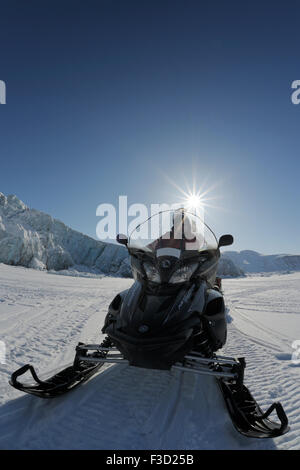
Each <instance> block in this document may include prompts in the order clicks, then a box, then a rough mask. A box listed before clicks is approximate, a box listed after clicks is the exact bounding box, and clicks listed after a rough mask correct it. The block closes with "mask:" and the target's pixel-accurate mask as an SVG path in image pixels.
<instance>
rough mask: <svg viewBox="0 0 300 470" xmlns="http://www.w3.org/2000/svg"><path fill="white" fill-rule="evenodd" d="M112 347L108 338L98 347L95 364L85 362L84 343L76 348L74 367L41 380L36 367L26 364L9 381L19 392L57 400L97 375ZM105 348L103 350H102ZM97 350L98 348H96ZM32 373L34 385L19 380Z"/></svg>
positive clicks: (94, 354) (71, 366)
mask: <svg viewBox="0 0 300 470" xmlns="http://www.w3.org/2000/svg"><path fill="white" fill-rule="evenodd" d="M110 345H111V341H110V339H109V338H106V339H105V340H104V341H103V343H102V344H101V345H99V346H98V348H97V350H96V352H94V353H93V356H94V358H95V357H97V362H96V363H95V360H94V362H93V364H91V362H90V361H85V360H84V359H85V357H84V356H85V350H83V351H81V349H80V348H81V347H85V345H84V344H83V343H78V345H77V347H76V356H75V359H74V362H73V364H72V365H70V366H68V367H66V368H65V369H63V370H61V371H60V372H57V373H56V374H54V375H53V376H51V377H50V378H49V379H46V380H41V379H39V377H38V375H37V373H36V371H35V369H34V367H33V366H32V365H31V364H26V365H24V366H23V367H21V368H20V369H18V370H16V371H15V372H13V374H12V375H11V379H10V381H9V383H10V385H11V386H12V387H14V388H16V389H17V390H21V391H22V392H25V393H29V394H31V395H35V396H37V397H40V398H55V397H58V396H60V395H63V394H65V393H67V392H69V391H70V390H73V389H74V388H75V387H77V386H78V385H81V384H83V383H84V382H86V381H87V380H88V379H90V378H91V377H92V376H93V375H95V374H96V373H97V372H98V371H99V369H100V368H101V367H102V366H103V364H104V361H105V358H106V356H107V352H108V348H107V346H110ZM101 348H103V349H101ZM94 349H96V348H94ZM79 350H80V351H81V355H82V358H81V359H79V357H78V351H79ZM102 359H103V360H102ZM28 371H29V372H30V373H31V375H32V378H33V379H34V382H35V383H33V384H26V383H25V384H24V383H21V382H19V380H18V378H19V377H20V376H21V375H24V374H26V372H28Z"/></svg>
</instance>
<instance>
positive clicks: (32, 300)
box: [0, 264, 300, 449]
mask: <svg viewBox="0 0 300 470" xmlns="http://www.w3.org/2000/svg"><path fill="white" fill-rule="evenodd" d="M131 282H132V281H131V280H129V279H116V278H115V279H114V278H109V277H104V278H95V279H93V278H87V279H86V278H83V277H70V276H57V275H54V274H50V273H47V272H41V271H36V270H33V269H26V268H22V267H13V266H7V265H4V264H0V332H1V336H0V340H2V341H5V342H6V347H7V357H6V364H0V378H1V380H0V448H1V449H276V448H279V449H300V413H299V402H300V367H297V366H295V365H293V364H292V362H291V361H290V358H291V353H292V348H291V344H292V342H293V341H294V340H295V339H300V274H299V273H296V274H290V275H284V276H283V275H276V276H270V277H259V278H257V277H251V278H242V279H226V280H224V281H223V284H224V289H225V297H226V302H227V306H228V321H229V324H228V327H229V334H228V343H227V345H226V347H225V348H224V351H222V352H223V353H226V354H230V355H234V356H245V357H246V358H247V364H248V366H247V369H246V377H245V382H246V384H247V385H248V386H249V388H250V389H251V391H252V392H253V394H254V396H255V397H256V398H257V400H258V401H259V402H260V403H261V405H262V407H263V409H264V408H266V407H267V406H269V405H270V404H271V403H272V402H273V401H275V400H280V401H281V402H282V404H283V405H284V407H285V410H286V412H287V414H288V417H289V420H290V424H291V431H290V432H289V433H288V434H286V435H285V436H282V437H280V438H277V439H275V440H269V439H267V440H257V439H247V438H245V437H243V436H240V435H239V434H238V433H237V432H236V431H235V429H234V428H233V426H232V424H231V421H230V418H229V417H228V414H227V411H226V409H225V406H224V403H223V398H222V397H221V395H220V392H219V390H218V388H217V386H216V383H215V381H214V379H213V378H211V377H204V376H203V377H200V376H197V377H195V376H194V375H193V374H190V373H180V372H178V371H176V372H175V373H174V372H169V371H153V370H146V369H139V368H134V367H129V366H124V365H122V366H120V365H113V366H108V367H106V369H105V370H104V371H103V372H100V373H99V374H98V375H97V376H96V377H94V378H93V379H91V380H90V381H89V382H87V383H86V384H84V385H83V386H82V387H80V388H78V389H77V390H74V391H72V392H70V393H69V394H67V395H65V396H63V397H60V398H57V399H54V400H42V399H39V398H37V397H32V396H28V395H24V394H23V393H21V392H18V391H17V390H15V389H13V388H12V387H10V386H9V385H8V383H7V382H8V379H9V376H10V374H11V372H12V371H14V370H15V369H16V368H18V367H20V366H22V365H23V364H25V363H27V362H30V363H32V364H34V365H35V366H36V368H37V370H38V371H39V372H40V373H41V372H44V373H46V372H47V374H44V375H48V374H49V372H51V371H53V370H54V369H58V368H62V367H63V366H64V365H65V364H66V363H70V362H72V359H73V357H74V347H75V346H76V344H77V342H78V341H79V340H81V341H87V342H99V341H101V339H102V337H103V335H102V334H101V333H100V329H101V327H102V323H103V319H104V316H105V314H106V310H107V307H108V305H109V303H110V301H111V299H112V298H113V296H114V295H115V294H116V293H117V292H119V291H120V290H123V289H125V288H127V287H129V286H130V284H131ZM42 375H43V374H42Z"/></svg>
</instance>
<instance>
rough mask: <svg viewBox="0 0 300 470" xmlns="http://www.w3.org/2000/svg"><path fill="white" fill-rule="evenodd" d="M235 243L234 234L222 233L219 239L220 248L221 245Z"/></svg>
mask: <svg viewBox="0 0 300 470" xmlns="http://www.w3.org/2000/svg"><path fill="white" fill-rule="evenodd" d="M232 244H233V236H232V235H222V236H221V237H220V240H219V248H220V247H221V246H228V245H232Z"/></svg>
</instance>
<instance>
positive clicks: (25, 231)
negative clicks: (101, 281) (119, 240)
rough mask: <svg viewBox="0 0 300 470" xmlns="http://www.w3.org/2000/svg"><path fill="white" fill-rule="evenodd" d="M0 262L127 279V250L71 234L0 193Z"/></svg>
mask: <svg viewBox="0 0 300 470" xmlns="http://www.w3.org/2000/svg"><path fill="white" fill-rule="evenodd" d="M0 262H1V263H5V264H12V265H21V266H26V267H29V268H34V269H47V270H55V271H59V270H62V269H68V268H69V267H71V266H74V265H84V266H87V267H93V268H94V269H96V270H99V272H101V273H104V274H113V275H116V276H122V277H131V269H130V265H129V260H128V254H127V250H126V249H125V248H124V247H122V246H118V245H113V244H111V243H104V242H101V241H97V240H94V239H93V238H91V237H88V236H87V235H84V234H82V233H80V232H77V231H76V230H72V229H71V228H69V227H67V226H66V225H65V224H64V223H62V222H60V221H59V220H56V219H53V217H51V216H50V215H48V214H44V213H43V212H40V211H37V210H35V209H29V208H28V207H27V206H26V205H25V204H24V203H23V202H22V201H21V200H20V199H18V198H17V196H14V195H10V196H7V197H5V196H4V194H2V193H0Z"/></svg>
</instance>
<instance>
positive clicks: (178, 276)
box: [169, 263, 198, 284]
mask: <svg viewBox="0 0 300 470" xmlns="http://www.w3.org/2000/svg"><path fill="white" fill-rule="evenodd" d="M197 268H198V263H193V264H188V265H185V266H182V267H181V268H179V269H177V270H176V271H175V273H173V274H172V276H171V278H170V280H169V283H170V284H176V283H177V282H186V281H188V280H189V279H190V277H191V276H192V274H194V272H195V271H196V269H197Z"/></svg>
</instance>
